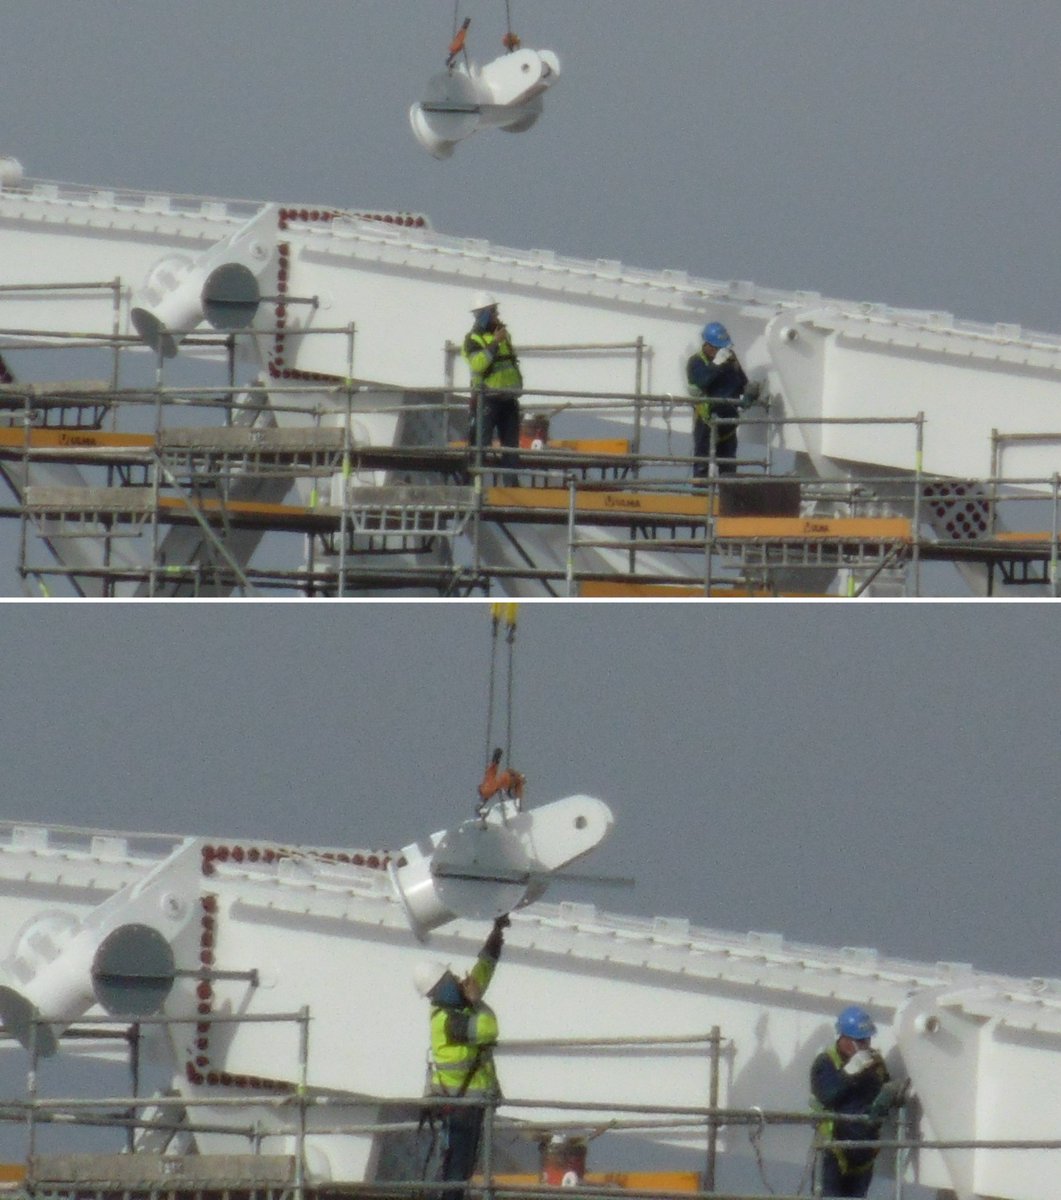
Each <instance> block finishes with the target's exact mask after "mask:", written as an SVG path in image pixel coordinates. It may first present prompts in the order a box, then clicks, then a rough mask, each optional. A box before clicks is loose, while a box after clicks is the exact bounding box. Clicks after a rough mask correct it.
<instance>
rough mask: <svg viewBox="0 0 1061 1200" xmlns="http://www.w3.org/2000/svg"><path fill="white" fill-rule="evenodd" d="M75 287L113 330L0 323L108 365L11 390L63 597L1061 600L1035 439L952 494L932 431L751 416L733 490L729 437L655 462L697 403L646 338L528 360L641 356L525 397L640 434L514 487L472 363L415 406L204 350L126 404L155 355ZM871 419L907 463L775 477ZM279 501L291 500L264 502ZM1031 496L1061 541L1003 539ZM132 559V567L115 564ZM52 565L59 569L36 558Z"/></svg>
mask: <svg viewBox="0 0 1061 1200" xmlns="http://www.w3.org/2000/svg"><path fill="white" fill-rule="evenodd" d="M40 286H41V287H42V288H43V287H44V285H40ZM55 286H56V287H58V286H59V285H55ZM62 287H63V288H64V289H65V290H70V289H89V288H91V289H98V290H103V289H109V290H111V291H112V292H113V295H114V309H115V318H114V332H113V333H112V334H111V335H110V336H101V335H98V334H96V335H88V334H83V335H82V334H69V333H62V332H58V331H54V330H52V331H48V330H30V329H13V330H0V347H3V348H4V349H5V350H10V349H17V350H22V351H26V350H30V349H32V350H41V349H52V350H54V349H62V348H70V347H76V346H81V347H85V346H91V347H93V348H94V349H96V350H100V349H102V350H104V351H105V352H106V353H107V354H108V356H109V361H110V364H111V367H110V373H109V378H108V379H106V380H103V381H99V382H94V383H83V382H82V383H56V384H18V383H4V384H0V472H3V473H4V475H5V476H6V478H7V480H8V482H9V485H10V487H11V490H12V491H13V492H14V495H15V499H16V503H15V504H12V505H9V506H7V507H6V508H3V509H0V515H3V516H7V517H9V518H14V519H17V520H18V521H19V524H20V536H19V557H18V572H19V574H20V576H21V577H22V578H23V579H35V580H36V581H37V582H38V583H39V584H40V586H41V587H42V589H43V590H45V591H48V590H49V588H50V582H51V581H52V580H53V579H63V580H65V581H66V582H67V583H68V584H69V585H70V586H72V587H73V588H74V589H75V590H84V589H85V588H86V587H87V586H88V585H89V581H92V583H93V586H94V587H97V588H99V589H100V590H102V592H103V594H105V595H116V594H119V593H120V592H121V591H122V589H125V591H126V592H128V590H129V589H130V588H139V589H141V591H142V593H143V594H146V595H151V596H154V595H169V594H185V595H187V594H190V595H201V594H218V593H225V594H227V593H232V592H234V593H236V594H240V595H249V594H254V593H256V592H258V591H260V590H272V591H277V592H284V591H290V592H297V593H300V594H303V595H307V596H317V595H321V596H344V595H349V594H352V593H373V592H380V591H386V592H401V591H403V590H409V589H413V590H416V591H419V592H424V591H426V592H430V593H434V594H438V595H472V594H484V595H485V594H490V593H491V592H492V591H493V590H494V589H496V588H500V589H502V590H504V589H506V588H513V587H516V588H527V587H531V586H533V587H538V588H540V589H542V591H544V592H545V593H546V594H552V595H558V596H568V597H577V596H584V597H593V596H606V595H624V594H625V595H663V596H671V597H676V596H745V595H764V596H771V595H783V594H812V593H808V592H806V591H805V590H804V589H802V588H801V587H800V585H799V580H800V578H801V576H805V577H806V578H808V579H813V578H821V577H823V576H829V575H835V574H836V573H838V572H839V573H842V575H843V578H844V579H845V580H846V585H845V586H846V594H848V595H851V596H857V595H862V594H866V593H869V592H871V591H872V589H873V588H874V587H875V586H876V585H877V584H878V582H879V581H880V580H881V579H882V578H885V577H887V578H893V579H895V580H897V581H898V583H897V586H898V588H899V589H900V591H901V593H902V594H905V595H910V596H919V595H921V594H922V564H923V563H925V562H928V561H945V562H950V563H955V564H958V565H959V566H961V565H963V564H974V565H976V566H977V567H978V568H980V569H982V570H985V571H986V573H987V580H988V591H989V592H990V591H991V590H993V587H994V582H995V580H996V578H997V579H999V580H1000V581H1001V582H1002V583H1004V584H1006V585H1009V586H1016V585H1021V584H1035V585H1039V586H1042V587H1045V588H1046V589H1047V590H1048V591H1049V593H1050V594H1052V595H1055V596H1056V595H1057V594H1058V591H1059V587H1061V565H1059V563H1061V553H1059V546H1061V477H1059V476H1058V475H1057V474H1055V475H1053V476H1052V477H1049V478H1016V477H1006V476H1005V475H1003V474H1002V458H1003V455H1002V450H1003V448H1004V446H1005V445H1006V444H1008V443H1009V442H1011V441H1013V440H1014V438H1015V435H998V434H996V436H995V437H994V438H993V445H992V448H991V449H992V473H991V475H990V476H989V477H987V478H984V479H979V480H971V481H962V480H946V479H942V480H941V479H937V478H935V477H930V476H927V475H926V474H925V473H924V472H923V471H922V468H921V462H922V447H923V444H924V435H925V420H924V417H923V416H921V415H918V416H915V417H906V418H896V417H889V418H870V417H858V418H855V417H848V418H813V419H812V418H794V417H783V416H779V415H777V414H776V413H773V412H771V411H769V409H767V410H766V411H765V413H764V414H763V415H759V416H754V417H752V416H746V417H745V418H744V419H743V420H742V421H741V425H742V427H744V428H745V429H748V430H754V431H755V432H756V433H757V434H758V435H761V436H758V437H757V438H756V439H755V442H754V445H755V449H756V450H757V451H758V450H759V448H760V446H761V448H762V451H763V453H761V454H758V453H757V454H756V455H753V456H745V457H741V458H740V459H738V460H736V466H737V468H738V472H737V474H736V475H719V473H718V470H717V463H716V461H715V455H714V444H712V453H711V454H710V456H709V457H708V459H707V460H706V465H707V467H708V471H709V474H708V476H707V477H706V478H705V479H702V480H692V479H691V478H690V476H691V474H692V470H693V468H694V466H696V465H698V464H700V465H703V462H704V461H705V460H697V459H694V458H693V457H691V456H690V455H687V454H674V453H672V451H671V447H670V444H669V443H670V438H669V435H668V438H667V442H668V445H667V448H666V451H657V452H653V451H651V450H649V449H646V448H645V436H644V435H645V430H646V428H647V427H648V426H649V425H650V424H651V423H652V422H653V421H656V422H657V423H660V422H662V423H663V424H664V425H667V426H668V428H669V424H668V422H669V417H670V414H671V413H672V412H673V411H674V408H675V405H676V404H678V403H685V401H676V400H675V398H674V397H673V396H657V395H651V394H648V393H646V392H645V391H644V390H643V386H642V381H643V376H644V362H645V358H646V354H647V351H646V348H645V345H644V341H643V339H640V338H639V339H637V340H636V341H634V342H630V343H615V344H611V343H608V344H605V343H599V344H598V343H593V344H585V345H575V344H571V345H564V346H560V345H556V346H553V345H550V346H539V347H534V346H532V347H528V348H527V351H526V352H527V353H539V354H546V355H551V356H552V355H560V354H564V353H575V352H577V353H579V354H583V355H585V354H587V353H593V352H598V351H599V352H602V353H603V352H608V353H615V352H622V353H624V354H625V353H629V354H630V356H631V364H632V368H633V390H632V391H631V392H593V393H587V392H565V391H560V390H549V391H538V392H534V393H527V394H526V395H525V398H524V403H525V406H526V407H527V409H528V410H530V409H533V411H534V413H535V415H536V416H538V417H540V418H541V419H542V420H545V421H546V422H548V421H550V420H555V419H557V418H560V417H564V418H568V417H585V416H592V417H595V418H602V417H603V418H605V419H612V420H617V419H621V420H623V421H624V422H626V423H627V424H628V425H629V427H630V429H631V431H632V432H631V436H630V437H629V439H612V440H608V441H605V440H601V439H597V440H590V439H573V440H568V441H566V442H565V441H552V440H550V441H547V442H546V444H545V445H544V446H543V447H542V448H541V449H528V448H522V449H520V450H518V451H514V452H513V454H514V456H515V459H516V466H515V472H514V473H515V475H516V477H517V478H516V480H515V482H518V484H519V485H520V486H519V487H512V486H508V485H509V484H511V483H512V482H514V481H513V480H511V479H510V478H509V476H510V475H511V474H512V473H513V472H512V471H511V470H505V469H503V467H502V464H501V461H500V452H499V451H498V450H495V449H493V448H487V449H484V448H482V447H479V448H473V449H471V450H469V449H468V447H467V445H466V443H464V442H461V441H459V440H453V439H452V438H451V437H450V436H449V431H450V430H451V429H453V428H454V425H455V422H456V421H458V420H459V419H460V418H461V414H463V413H465V412H466V410H467V397H468V395H469V393H468V391H467V389H461V388H458V387H456V386H454V384H453V362H454V359H455V357H456V353H457V350H456V347H454V346H452V345H447V347H446V351H445V355H446V360H445V368H444V369H445V378H446V386H444V387H441V388H417V389H415V390H409V389H400V388H395V387H393V386H387V385H381V384H378V383H375V382H374V381H372V380H360V379H356V378H354V377H353V376H352V375H351V376H350V377H348V378H346V379H330V378H329V379H324V378H322V379H314V380H310V381H301V380H296V381H294V382H289V381H283V382H274V381H270V382H269V383H265V382H261V381H260V380H259V381H254V382H250V383H243V384H240V383H238V382H237V381H236V351H237V337H236V335H234V334H231V333H230V334H224V335H217V336H202V335H189V336H188V337H186V338H185V339H184V345H186V346H189V347H197V348H199V350H200V351H201V352H204V353H209V354H211V355H213V356H214V357H215V358H217V359H219V360H220V361H221V362H222V363H223V365H224V369H225V372H226V379H225V381H224V383H222V384H220V385H218V386H215V387H201V386H196V387H191V386H173V385H171V384H168V383H167V382H166V379H165V375H164V369H163V368H164V363H163V360H162V358H161V356H159V357H158V359H157V367H156V372H155V380H154V382H153V384H149V385H144V386H139V387H125V386H122V385H121V378H122V364H123V356H124V355H125V354H126V353H128V351H129V350H130V349H133V348H136V349H142V347H140V346H139V343H138V342H137V341H136V340H135V339H132V338H130V337H128V336H125V335H121V334H120V333H119V332H118V330H119V327H120V315H121V305H122V302H123V295H124V293H123V289H122V287H121V284H120V281H117V280H115V281H110V282H98V283H71V284H65V285H62ZM0 290H3V289H0ZM8 290H26V289H22V288H13V289H8ZM311 332H313V333H314V334H315V335H323V336H331V337H335V336H341V337H343V338H345V339H346V342H347V346H348V357H349V358H350V361H351V370H352V359H353V345H354V330H353V328H352V327H350V326H347V327H343V328H342V329H325V330H313V331H311ZM247 336H251V335H247ZM255 336H262V331H260V330H259V331H256V334H255ZM265 336H268V331H266V333H265ZM303 336H306V334H303ZM5 409H6V414H7V415H6V421H5V419H4V417H3V415H2V413H3V410H5ZM380 413H386V414H396V419H397V418H400V419H401V420H404V421H420V422H422V423H426V426H425V427H427V428H430V429H432V430H434V431H436V432H435V434H434V435H433V436H432V437H431V439H430V440H414V441H411V442H408V443H405V444H390V445H373V444H371V443H369V442H365V441H364V440H362V439H360V438H359V437H358V436H357V434H356V432H355V428H356V424H357V421H358V419H360V418H363V417H365V416H367V415H372V414H377V415H378V414H380ZM266 418H267V419H268V421H270V422H274V423H265V421H266ZM276 420H279V421H280V422H281V423H280V424H275V421H276ZM722 424H725V422H722ZM853 424H854V425H866V426H870V427H872V428H873V429H874V430H884V429H886V428H887V427H890V426H898V427H905V428H906V429H908V430H909V433H910V465H909V467H908V469H906V470H902V471H900V470H890V471H887V472H881V473H880V474H877V475H870V474H867V473H865V472H861V473H857V474H852V475H850V476H849V477H847V478H842V477H841V478H831V479H816V478H807V477H805V476H804V477H801V478H797V476H795V475H794V474H793V473H792V470H791V465H790V464H789V466H788V467H787V469H785V470H779V469H778V458H779V450H778V447H779V446H780V445H781V444H782V443H783V441H784V439H785V435H786V434H788V435H789V437H790V438H791V437H792V436H793V435H794V434H795V433H796V432H798V431H799V430H800V428H801V427H809V428H812V429H814V430H817V431H819V432H821V431H823V430H824V429H826V428H827V427H828V426H831V425H853ZM1043 436H1045V435H1043ZM1021 437H1036V438H1038V440H1042V438H1041V437H1039V435H1021ZM1057 440H1061V439H1057ZM41 464H53V465H54V464H65V465H66V466H69V467H73V468H77V469H78V470H84V471H87V472H94V473H95V474H96V475H97V476H98V477H99V480H100V483H99V486H96V484H95V482H93V483H92V484H91V485H87V486H64V485H58V484H55V483H50V482H49V483H47V484H38V483H36V482H34V480H35V471H36V470H37V469H38V467H39V466H40V465H41ZM263 484H268V485H271V486H272V487H273V489H274V491H275V490H277V489H278V490H279V491H282V492H284V493H285V499H284V500H282V501H279V500H276V499H268V500H265V499H258V498H255V495H254V494H253V493H254V489H255V488H257V487H258V486H260V485H263ZM324 485H327V489H328V491H327V495H326V496H324V499H323V500H322V486H324ZM772 485H780V486H781V487H782V488H784V487H785V486H787V487H788V488H789V489H790V490H789V492H788V493H787V496H788V499H787V500H786V501H785V504H784V505H783V506H782V508H780V509H779V508H776V507H771V505H772V504H775V503H776V494H775V496H774V497H773V498H772V497H771V494H770V488H771V486H772ZM966 487H967V488H968V492H969V498H963V497H964V496H965V488H966ZM297 488H301V490H302V493H303V497H304V498H303V502H302V503H291V502H290V501H288V500H287V499H286V493H290V492H292V491H295V490H296V489H297ZM241 489H242V491H241ZM792 489H794V491H793V490H792ZM270 494H272V493H270ZM1025 501H1027V502H1033V503H1037V504H1039V505H1040V506H1043V505H1046V504H1048V505H1049V507H1050V512H1051V514H1052V517H1051V521H1050V529H1049V530H1041V531H1038V532H1031V533H1027V534H1014V533H1006V532H1003V531H1000V530H999V529H998V527H997V520H998V511H999V508H1000V506H1001V505H1002V504H1006V505H1010V506H1017V505H1019V504H1020V503H1021V502H1025ZM974 504H975V505H978V506H979V508H980V509H982V512H983V519H982V522H981V525H982V528H981V527H979V526H978V527H977V528H976V529H975V530H971V531H970V530H969V529H968V528H967V526H966V525H965V517H964V515H962V514H961V512H960V511H959V510H961V508H962V506H963V505H964V506H965V507H970V506H973V505H974ZM952 510H953V511H954V512H957V513H958V514H959V517H960V519H961V522H962V525H961V528H960V529H958V528H957V527H956V526H955V529H956V532H955V533H954V534H953V536H949V537H948V536H946V535H944V536H927V535H926V534H925V532H924V525H925V522H926V520H927V519H930V518H932V517H933V513H935V514H937V516H938V517H939V520H940V521H943V520H945V519H946V518H947V517H949V516H950V515H951V511H952ZM978 519H979V517H978ZM182 526H183V527H189V528H191V527H194V530H195V534H196V537H197V538H198V549H197V550H196V552H195V553H194V554H192V555H190V556H189V557H186V558H185V559H182V560H180V561H167V558H166V554H165V552H164V549H163V545H164V541H165V535H166V533H167V531H169V530H171V529H174V528H177V527H182ZM948 528H951V526H950V525H948ZM487 530H490V531H491V538H492V544H493V545H494V546H496V545H497V544H498V539H501V541H503V542H504V544H505V545H506V546H507V547H508V551H509V552H508V553H507V556H506V557H505V558H504V559H499V558H498V557H497V554H496V553H493V554H491V553H487V551H486V550H485V548H484V543H485V539H486V531H487ZM528 532H529V533H532V534H533V535H534V536H536V537H539V538H540V537H542V536H545V535H546V534H548V536H550V537H551V538H552V543H551V544H553V545H554V547H555V548H557V553H556V555H555V557H554V559H553V560H552V561H542V560H540V559H539V558H537V557H536V555H535V552H534V551H533V550H529V549H527V548H526V534H527V533H528ZM279 535H287V536H286V538H281V537H279ZM291 535H294V536H295V537H296V538H297V539H300V541H301V545H302V546H303V548H304V550H303V553H302V555H301V565H292V564H291V561H290V555H289V554H288V552H287V551H285V552H284V553H282V554H281V553H278V554H277V557H278V558H279V559H280V560H281V563H282V565H272V566H268V565H264V563H263V562H261V561H259V559H264V558H265V557H267V556H266V555H265V554H264V553H258V554H253V555H252V554H251V553H247V552H246V550H245V549H241V548H240V546H239V544H238V543H239V540H240V539H241V538H243V539H245V540H246V539H251V540H253V542H254V545H255V546H257V544H258V542H259V541H260V540H261V539H263V538H266V537H268V538H269V541H268V545H269V546H270V547H273V546H275V547H279V546H280V544H281V542H283V544H285V545H288V544H289V543H290V537H291ZM75 539H81V540H82V541H83V542H84V543H94V544H95V545H97V546H98V547H99V548H100V549H99V553H98V554H96V555H95V557H94V558H92V559H91V561H89V559H90V557H91V556H87V555H83V556H81V557H80V558H78V559H77V561H68V558H69V557H70V556H68V555H64V554H63V552H62V548H63V547H64V546H68V545H69V544H71V543H72V542H73V541H74V540H75ZM122 543H125V546H126V548H127V549H129V548H132V549H135V551H136V553H135V554H132V553H125V554H122V553H118V548H119V547H120V545H121V544H122ZM39 546H43V547H45V548H47V549H48V551H49V558H47V559H45V560H43V561H41V560H39V559H38V558H37V557H36V556H35V554H36V550H37V548H38V547H39ZM285 555H287V559H288V560H287V561H283V560H284V558H285Z"/></svg>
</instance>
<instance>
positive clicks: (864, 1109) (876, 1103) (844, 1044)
mask: <svg viewBox="0 0 1061 1200" xmlns="http://www.w3.org/2000/svg"><path fill="white" fill-rule="evenodd" d="M876 1032H877V1027H876V1025H874V1023H873V1018H872V1017H871V1016H870V1015H869V1013H868V1012H866V1010H865V1009H864V1008H860V1007H859V1006H858V1005H857V1004H852V1005H850V1006H849V1007H848V1008H845V1009H844V1011H843V1012H842V1013H840V1015H839V1016H838V1017H837V1019H836V1033H837V1038H836V1041H835V1043H834V1044H833V1045H832V1046H830V1047H829V1048H828V1049H827V1050H823V1051H822V1052H821V1054H819V1055H818V1057H817V1058H816V1059H815V1060H814V1062H813V1063H812V1064H811V1069H810V1086H811V1093H812V1097H813V1098H812V1101H811V1102H812V1104H813V1105H814V1107H815V1108H819V1109H824V1110H825V1111H826V1112H830V1113H838V1114H844V1115H847V1114H850V1116H851V1118H852V1119H851V1120H844V1118H843V1116H837V1117H835V1118H833V1117H830V1118H827V1119H826V1120H824V1121H822V1122H821V1124H820V1125H819V1126H818V1132H819V1134H820V1135H821V1137H822V1138H823V1139H824V1140H825V1141H867V1140H872V1139H874V1138H876V1137H878V1136H879V1135H880V1127H881V1123H882V1122H883V1120H884V1118H885V1117H886V1116H887V1115H888V1113H889V1111H890V1110H891V1109H893V1108H897V1107H898V1106H899V1105H900V1104H902V1103H903V1099H904V1096H905V1092H906V1084H905V1083H899V1082H897V1081H895V1080H892V1079H890V1078H889V1076H888V1068H887V1067H886V1066H885V1065H884V1059H883V1058H882V1057H881V1056H880V1054H878V1052H877V1051H876V1050H873V1049H871V1048H870V1041H871V1039H872V1038H873V1036H874V1035H875V1034H876ZM858 1118H866V1119H864V1120H859V1119H858ZM876 1157H877V1148H876V1147H875V1146H859V1147H855V1146H851V1147H843V1146H836V1147H833V1148H831V1149H826V1150H824V1151H823V1153H822V1156H821V1164H822V1168H821V1170H822V1192H821V1194H822V1195H823V1196H865V1195H867V1193H868V1192H869V1185H870V1181H871V1180H872V1178H873V1163H874V1161H875V1160H876Z"/></svg>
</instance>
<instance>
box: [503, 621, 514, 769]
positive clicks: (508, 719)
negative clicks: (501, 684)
mask: <svg viewBox="0 0 1061 1200" xmlns="http://www.w3.org/2000/svg"><path fill="white" fill-rule="evenodd" d="M506 641H507V642H508V680H507V681H506V682H507V688H506V695H505V765H506V766H511V765H512V680H513V677H514V675H515V668H514V666H513V661H514V658H515V653H516V627H515V625H512V624H510V625H509V627H508V637H507V638H506Z"/></svg>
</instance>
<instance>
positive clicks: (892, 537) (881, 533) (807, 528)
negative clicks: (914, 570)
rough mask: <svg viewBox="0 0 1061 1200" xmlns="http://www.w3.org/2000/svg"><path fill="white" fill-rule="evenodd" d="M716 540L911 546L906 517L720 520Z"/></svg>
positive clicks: (735, 518) (745, 518)
mask: <svg viewBox="0 0 1061 1200" xmlns="http://www.w3.org/2000/svg"><path fill="white" fill-rule="evenodd" d="M715 536H716V537H718V538H726V539H732V540H734V541H750V540H752V539H764V540H782V539H784V540H789V541H800V542H807V541H816V540H821V541H841V542H842V541H850V542H904V543H905V542H910V541H912V540H913V539H912V534H911V528H910V522H909V521H908V520H907V519H906V518H905V517H719V518H718V521H717V523H716V525H715Z"/></svg>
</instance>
